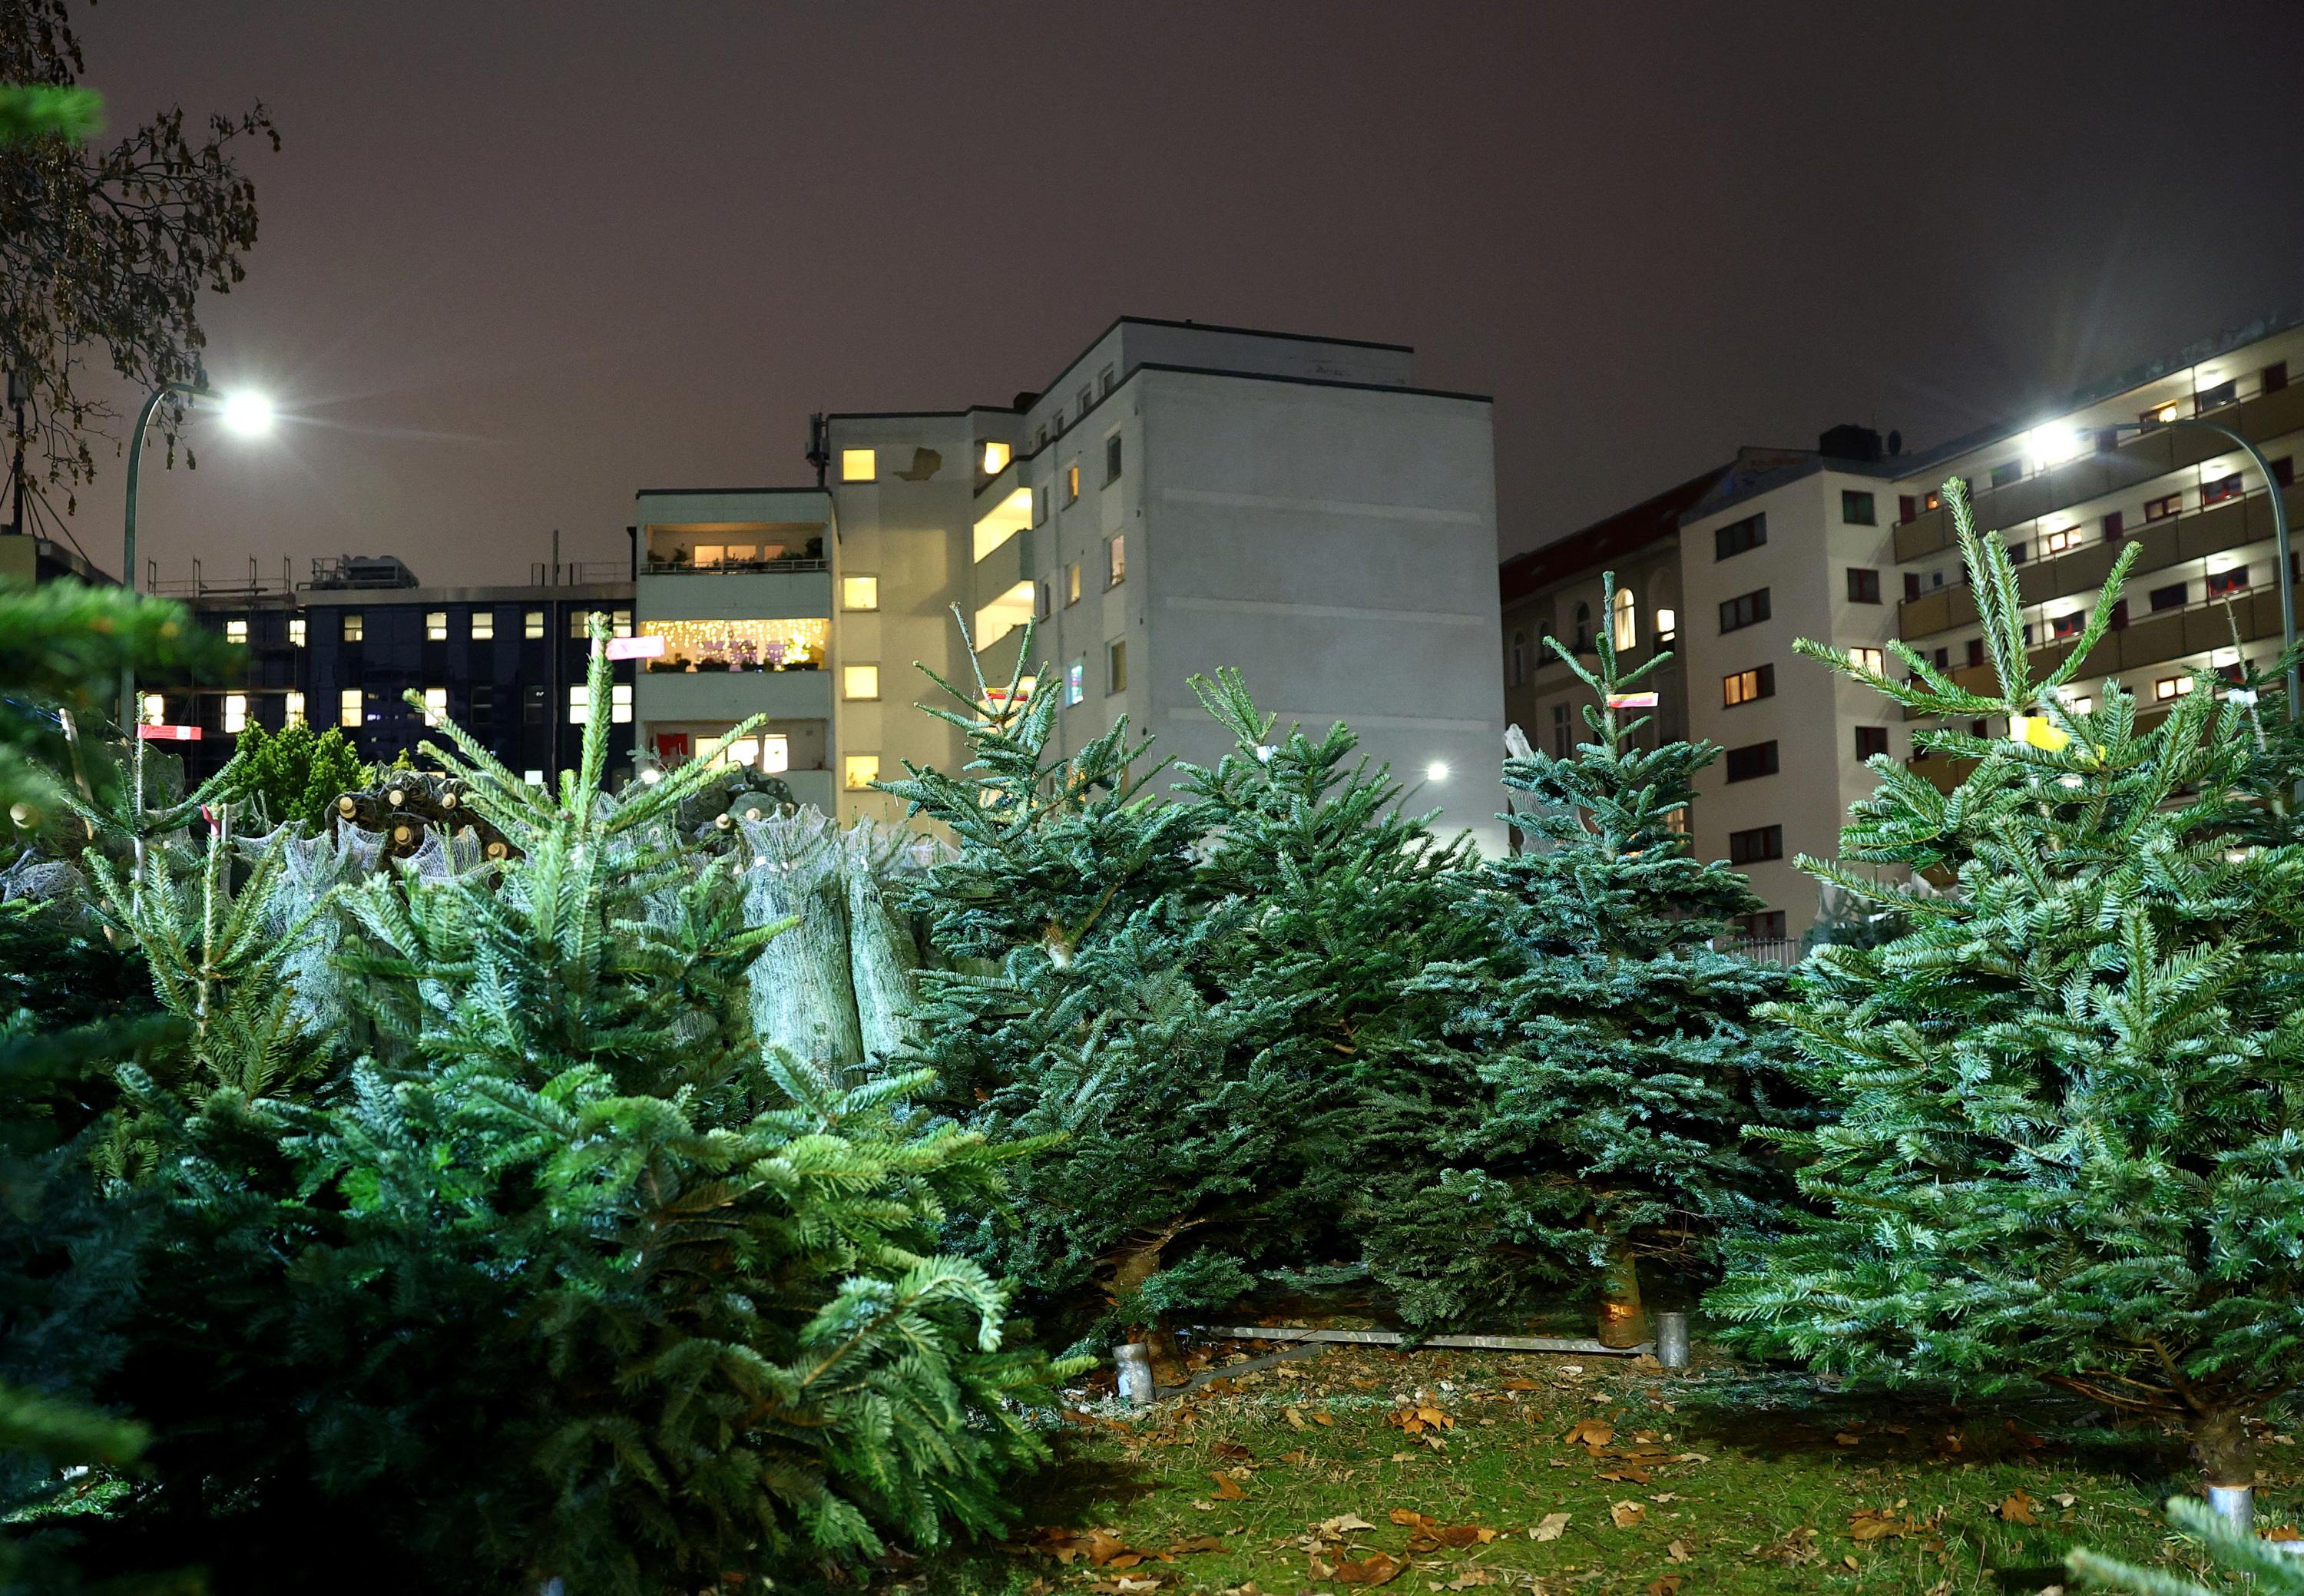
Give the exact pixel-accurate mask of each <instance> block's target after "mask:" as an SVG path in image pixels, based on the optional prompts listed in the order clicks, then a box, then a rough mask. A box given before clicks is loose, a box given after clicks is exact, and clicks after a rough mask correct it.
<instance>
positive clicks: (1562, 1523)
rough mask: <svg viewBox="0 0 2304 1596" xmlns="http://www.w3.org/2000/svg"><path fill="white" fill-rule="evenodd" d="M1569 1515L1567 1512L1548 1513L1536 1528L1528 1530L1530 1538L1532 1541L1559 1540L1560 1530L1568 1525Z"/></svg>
mask: <svg viewBox="0 0 2304 1596" xmlns="http://www.w3.org/2000/svg"><path fill="white" fill-rule="evenodd" d="M1568 1517H1569V1515H1567V1514H1565V1513H1547V1514H1546V1515H1544V1517H1543V1519H1542V1520H1541V1521H1539V1522H1538V1523H1537V1526H1536V1528H1534V1529H1532V1530H1530V1531H1529V1532H1528V1538H1529V1540H1531V1541H1557V1540H1559V1539H1560V1532H1561V1531H1563V1530H1564V1529H1566V1528H1567V1527H1568Z"/></svg>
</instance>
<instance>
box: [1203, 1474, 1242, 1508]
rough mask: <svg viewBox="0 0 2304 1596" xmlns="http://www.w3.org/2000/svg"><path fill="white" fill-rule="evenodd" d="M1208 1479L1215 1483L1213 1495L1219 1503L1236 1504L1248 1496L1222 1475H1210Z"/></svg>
mask: <svg viewBox="0 0 2304 1596" xmlns="http://www.w3.org/2000/svg"><path fill="white" fill-rule="evenodd" d="M1208 1478H1209V1479H1211V1480H1214V1481H1216V1493H1215V1494H1216V1500H1217V1501H1219V1502H1237V1501H1240V1500H1241V1499H1242V1498H1245V1497H1246V1496H1247V1495H1248V1492H1246V1491H1244V1490H1241V1488H1240V1487H1239V1486H1238V1485H1236V1484H1234V1483H1233V1482H1232V1481H1231V1480H1229V1479H1227V1478H1225V1477H1224V1475H1222V1474H1210V1475H1209V1476H1208Z"/></svg>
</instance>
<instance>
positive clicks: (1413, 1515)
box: [1392, 1507, 1440, 1530]
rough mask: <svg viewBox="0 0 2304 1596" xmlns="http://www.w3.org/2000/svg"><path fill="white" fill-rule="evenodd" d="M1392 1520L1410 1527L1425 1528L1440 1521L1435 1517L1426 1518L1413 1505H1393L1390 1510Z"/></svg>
mask: <svg viewBox="0 0 2304 1596" xmlns="http://www.w3.org/2000/svg"><path fill="white" fill-rule="evenodd" d="M1392 1522H1393V1523H1394V1524H1406V1525H1408V1526H1409V1527H1410V1529H1419V1530H1426V1529H1430V1528H1431V1527H1432V1526H1433V1525H1435V1524H1438V1523H1439V1522H1440V1521H1439V1520H1438V1519H1436V1518H1427V1517H1425V1516H1424V1515H1422V1514H1421V1513H1419V1512H1418V1511H1416V1509H1415V1508H1413V1507H1394V1508H1393V1510H1392Z"/></svg>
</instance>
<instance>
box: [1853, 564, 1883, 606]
mask: <svg viewBox="0 0 2304 1596" xmlns="http://www.w3.org/2000/svg"><path fill="white" fill-rule="evenodd" d="M1848 601H1849V602H1850V603H1851V604H1877V603H1879V602H1880V573H1878V572H1877V571H1875V570H1872V569H1870V568H1869V567H1868V566H1864V565H1851V566H1850V567H1848Z"/></svg>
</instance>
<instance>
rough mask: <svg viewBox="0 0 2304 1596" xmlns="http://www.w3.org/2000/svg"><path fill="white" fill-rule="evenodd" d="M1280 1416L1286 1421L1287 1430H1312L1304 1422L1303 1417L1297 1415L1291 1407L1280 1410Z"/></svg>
mask: <svg viewBox="0 0 2304 1596" xmlns="http://www.w3.org/2000/svg"><path fill="white" fill-rule="evenodd" d="M1280 1416H1281V1417H1282V1418H1283V1419H1285V1420H1287V1421H1288V1428H1289V1429H1291V1430H1309V1429H1311V1428H1312V1427H1311V1426H1310V1425H1309V1424H1307V1423H1306V1422H1304V1415H1303V1414H1302V1413H1298V1412H1297V1411H1296V1410H1295V1409H1294V1408H1292V1407H1284V1408H1282V1409H1281V1410H1280Z"/></svg>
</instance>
